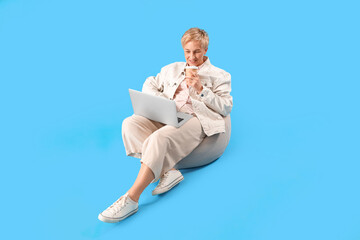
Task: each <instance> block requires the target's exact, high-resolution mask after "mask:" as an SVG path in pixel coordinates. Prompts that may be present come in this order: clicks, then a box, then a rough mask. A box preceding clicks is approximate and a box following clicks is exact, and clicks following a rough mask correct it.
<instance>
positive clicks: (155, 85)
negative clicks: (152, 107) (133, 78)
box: [142, 68, 165, 97]
mask: <svg viewBox="0 0 360 240" xmlns="http://www.w3.org/2000/svg"><path fill="white" fill-rule="evenodd" d="M164 75H165V70H164V68H162V69H161V71H160V73H158V74H157V75H156V77H154V76H150V77H148V78H147V79H146V80H145V82H144V84H143V87H142V92H144V93H150V94H153V95H155V96H161V97H165V95H164V94H163V92H164Z"/></svg>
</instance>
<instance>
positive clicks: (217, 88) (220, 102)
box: [199, 72, 233, 116]
mask: <svg viewBox="0 0 360 240" xmlns="http://www.w3.org/2000/svg"><path fill="white" fill-rule="evenodd" d="M230 92H231V75H230V73H227V72H226V73H225V74H224V77H221V78H216V79H215V80H214V85H213V88H212V90H211V89H210V88H208V87H205V86H203V90H202V91H201V92H200V93H199V98H200V99H201V101H202V102H204V103H205V104H206V106H207V107H209V108H211V109H213V110H214V111H216V112H218V113H219V114H221V115H223V116H227V115H229V114H230V112H231V109H232V106H233V99H232V96H231V95H230Z"/></svg>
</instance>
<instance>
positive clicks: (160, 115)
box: [129, 89, 193, 128]
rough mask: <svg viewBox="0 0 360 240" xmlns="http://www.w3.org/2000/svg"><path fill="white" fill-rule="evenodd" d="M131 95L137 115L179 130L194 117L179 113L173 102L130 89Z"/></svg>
mask: <svg viewBox="0 0 360 240" xmlns="http://www.w3.org/2000/svg"><path fill="white" fill-rule="evenodd" d="M129 93H130V98H131V103H132V106H133V109H134V113H135V114H136V115H140V116H143V117H146V118H148V119H151V120H154V121H157V122H161V123H163V124H167V125H171V126H174V127H177V128H178V127H180V126H182V125H183V124H184V123H186V122H187V121H188V120H189V119H190V118H192V117H193V116H192V115H191V114H188V113H183V112H177V111H176V104H175V101H173V100H169V99H166V98H164V97H160V96H155V95H152V94H149V93H143V92H139V91H136V90H133V89H129Z"/></svg>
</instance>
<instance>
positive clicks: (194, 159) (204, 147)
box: [175, 115, 231, 169]
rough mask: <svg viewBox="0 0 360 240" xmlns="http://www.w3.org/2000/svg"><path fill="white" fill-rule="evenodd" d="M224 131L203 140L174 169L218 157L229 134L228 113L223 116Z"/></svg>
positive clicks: (189, 166)
mask: <svg viewBox="0 0 360 240" xmlns="http://www.w3.org/2000/svg"><path fill="white" fill-rule="evenodd" d="M224 120H225V133H219V134H215V135H212V136H210V137H205V138H204V140H203V141H202V142H201V143H200V144H199V146H197V147H196V148H195V149H194V150H193V151H192V152H191V153H190V154H189V155H188V156H186V157H185V158H184V159H182V160H181V161H180V162H178V163H177V164H176V166H175V168H176V169H183V168H193V167H200V166H203V165H206V164H209V163H211V162H213V161H215V160H216V159H218V158H219V157H220V156H221V155H222V154H223V153H224V151H225V149H226V146H227V145H228V143H229V140H230V135H231V120H230V115H228V116H226V117H224Z"/></svg>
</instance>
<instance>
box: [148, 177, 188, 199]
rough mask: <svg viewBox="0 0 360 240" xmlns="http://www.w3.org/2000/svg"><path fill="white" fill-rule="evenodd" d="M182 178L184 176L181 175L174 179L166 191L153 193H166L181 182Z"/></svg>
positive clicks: (154, 193)
mask: <svg viewBox="0 0 360 240" xmlns="http://www.w3.org/2000/svg"><path fill="white" fill-rule="evenodd" d="M182 180H184V176H182V175H181V176H180V177H178V178H176V179H174V181H172V182H171V183H170V184H169V187H168V188H165V190H164V191H159V192H154V191H152V195H153V196H155V195H159V194H162V193H166V192H168V191H169V190H171V189H172V188H173V187H175V186H176V185H177V184H179V183H180V182H181V181H182Z"/></svg>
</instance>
